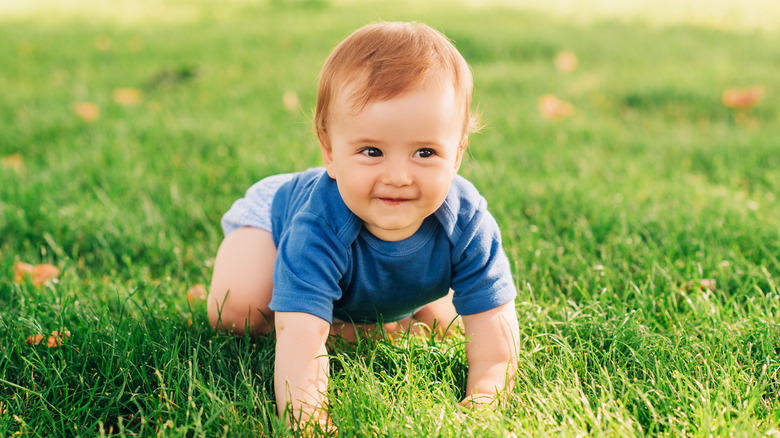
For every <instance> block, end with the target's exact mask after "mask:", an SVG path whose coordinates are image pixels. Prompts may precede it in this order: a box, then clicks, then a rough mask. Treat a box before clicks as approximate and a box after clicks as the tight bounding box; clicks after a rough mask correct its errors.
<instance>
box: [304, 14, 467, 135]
mask: <svg viewBox="0 0 780 438" xmlns="http://www.w3.org/2000/svg"><path fill="white" fill-rule="evenodd" d="M433 77H438V78H439V79H440V80H442V83H446V82H445V81H446V80H450V81H451V83H452V85H453V86H454V89H455V96H456V101H457V102H459V103H460V105H461V108H459V109H455V110H460V111H462V113H463V114H464V121H463V131H462V138H463V140H462V144H461V146H462V147H465V146H466V143H467V139H468V135H469V133H471V132H472V131H474V130H475V129H476V126H477V122H476V118H475V117H474V116H473V115H472V113H471V111H470V107H471V90H472V88H473V79H472V76H471V70H470V69H469V66H468V64H467V63H466V60H465V59H463V56H461V54H460V53H459V52H458V50H457V49H456V48H455V46H454V45H453V44H452V42H451V41H450V40H449V39H447V37H445V36H444V35H443V34H442V33H440V32H438V31H436V30H434V29H433V28H431V27H429V26H427V25H425V24H421V23H404V22H380V23H373V24H369V25H366V26H364V27H361V28H360V29H358V30H356V31H355V32H353V33H352V34H351V35H350V36H348V37H347V38H346V39H344V40H343V41H342V42H341V43H339V45H338V46H336V48H335V49H334V50H333V52H332V53H331V54H330V56H329V57H328V59H327V60H326V61H325V65H324V66H323V68H322V72H321V73H320V80H319V86H318V87H317V106H316V108H315V111H314V129H315V131H316V133H317V136H318V137H319V138H320V140H321V141H322V140H323V139H324V138H326V137H325V136H324V134H325V133H326V132H327V126H328V122H329V118H330V117H332V115H333V111H334V106H335V102H337V100H338V99H337V95H338V93H341V92H345V91H346V90H347V89H348V88H349V89H351V91H352V94H351V96H349V97H348V98H347V99H346V101H347V102H350V103H351V104H352V105H351V106H352V108H350V110H352V111H355V112H359V111H360V110H362V109H363V108H364V107H365V106H366V105H368V104H369V103H371V102H373V101H383V100H389V99H392V98H394V97H398V96H400V95H402V94H403V93H406V92H409V91H414V89H415V87H417V86H420V85H421V84H423V83H424V82H425V81H426V80H428V79H430V78H433ZM326 146H329V145H326Z"/></svg>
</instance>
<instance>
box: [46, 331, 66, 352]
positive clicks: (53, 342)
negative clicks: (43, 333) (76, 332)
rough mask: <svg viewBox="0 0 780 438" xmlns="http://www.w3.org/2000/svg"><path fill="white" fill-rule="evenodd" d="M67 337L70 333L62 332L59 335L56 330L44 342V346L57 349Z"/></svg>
mask: <svg viewBox="0 0 780 438" xmlns="http://www.w3.org/2000/svg"><path fill="white" fill-rule="evenodd" d="M69 337H70V332H69V331H68V330H64V331H63V332H62V333H59V332H58V331H57V330H55V331H53V332H51V336H49V339H47V340H46V346H47V347H49V348H55V347H59V346H60V345H62V343H63V341H65V339H68V338H69Z"/></svg>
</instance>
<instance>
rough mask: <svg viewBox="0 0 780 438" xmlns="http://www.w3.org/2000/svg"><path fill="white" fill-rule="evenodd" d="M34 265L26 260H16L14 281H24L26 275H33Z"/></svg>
mask: <svg viewBox="0 0 780 438" xmlns="http://www.w3.org/2000/svg"><path fill="white" fill-rule="evenodd" d="M32 271H33V265H31V264H29V263H24V262H14V283H17V284H19V283H24V279H25V277H27V276H28V275H31V274H32Z"/></svg>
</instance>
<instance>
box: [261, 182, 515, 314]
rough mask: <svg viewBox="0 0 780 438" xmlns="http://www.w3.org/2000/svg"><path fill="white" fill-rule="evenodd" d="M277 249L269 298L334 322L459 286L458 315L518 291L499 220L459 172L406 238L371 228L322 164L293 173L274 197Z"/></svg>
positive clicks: (280, 308)
mask: <svg viewBox="0 0 780 438" xmlns="http://www.w3.org/2000/svg"><path fill="white" fill-rule="evenodd" d="M271 222H272V234H273V238H274V243H275V244H276V246H277V249H278V254H277V258H276V264H275V266H274V278H273V281H274V291H273V297H272V299H271V303H270V308H271V310H274V311H277V312H305V313H309V314H312V315H315V316H318V317H320V318H322V319H324V320H326V321H328V322H330V323H332V322H333V317H336V318H338V319H341V320H343V321H354V322H356V323H366V322H377V321H380V320H381V321H383V322H390V321H397V320H400V319H403V318H406V317H408V316H410V315H412V314H413V313H414V311H415V310H416V309H417V308H419V307H422V306H424V305H425V304H427V303H430V302H432V301H434V300H436V299H438V298H441V297H443V296H444V295H446V294H447V293H448V292H449V289H450V288H452V289H453V291H454V297H453V305H454V306H455V309H456V311H457V312H458V313H459V314H461V315H469V314H474V313H479V312H483V311H486V310H490V309H493V308H495V307H497V306H500V305H502V304H505V303H507V302H509V301H511V300H513V299H514V298H515V296H516V294H517V293H516V290H515V286H514V282H513V281H512V276H511V272H510V269H509V262H508V261H507V258H506V255H505V254H504V251H503V249H502V248H501V235H500V232H499V230H498V226H497V224H496V222H495V220H494V219H493V217H492V216H491V215H490V213H489V212H488V211H487V203H486V201H485V199H484V198H482V197H481V196H480V195H479V193H478V192H477V190H476V188H474V186H473V185H472V184H471V183H469V182H468V181H466V180H465V179H464V178H462V177H460V176H456V178H455V179H454V180H453V183H452V185H451V187H450V191H449V193H448V195H447V198H446V200H445V201H444V203H443V204H442V206H441V207H440V208H439V209H438V210H437V211H436V212H435V213H434V214H433V215H431V216H429V217H428V218H426V219H425V221H424V222H423V224H422V226H421V227H420V229H419V230H417V232H415V234H414V235H412V236H411V237H409V238H408V239H405V240H402V241H397V242H386V241H383V240H380V239H379V238H377V237H375V236H373V235H372V234H371V233H369V232H368V231H367V230H366V229H365V228H364V227H363V223H362V221H361V220H360V218H359V217H357V216H356V215H355V214H354V213H352V212H351V211H350V210H349V209H348V208H347V206H346V204H344V201H343V200H342V199H341V196H340V195H339V192H338V188H337V186H336V181H335V180H333V179H331V178H330V177H329V176H328V174H327V173H326V172H325V171H324V169H322V168H316V169H309V170H307V171H304V172H301V173H297V174H295V175H294V176H293V177H292V178H291V180H290V181H289V182H287V183H285V184H282V185H281V186H280V187H279V189H278V191H277V192H276V195H275V196H274V199H273V204H272V207H271Z"/></svg>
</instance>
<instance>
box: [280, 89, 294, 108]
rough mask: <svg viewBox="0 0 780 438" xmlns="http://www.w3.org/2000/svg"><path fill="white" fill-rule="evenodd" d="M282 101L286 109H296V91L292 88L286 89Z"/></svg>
mask: <svg viewBox="0 0 780 438" xmlns="http://www.w3.org/2000/svg"><path fill="white" fill-rule="evenodd" d="M282 103H283V104H284V107H285V108H287V110H288V111H295V110H296V109H298V93H296V92H295V91H293V90H287V91H285V92H284V96H282Z"/></svg>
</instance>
